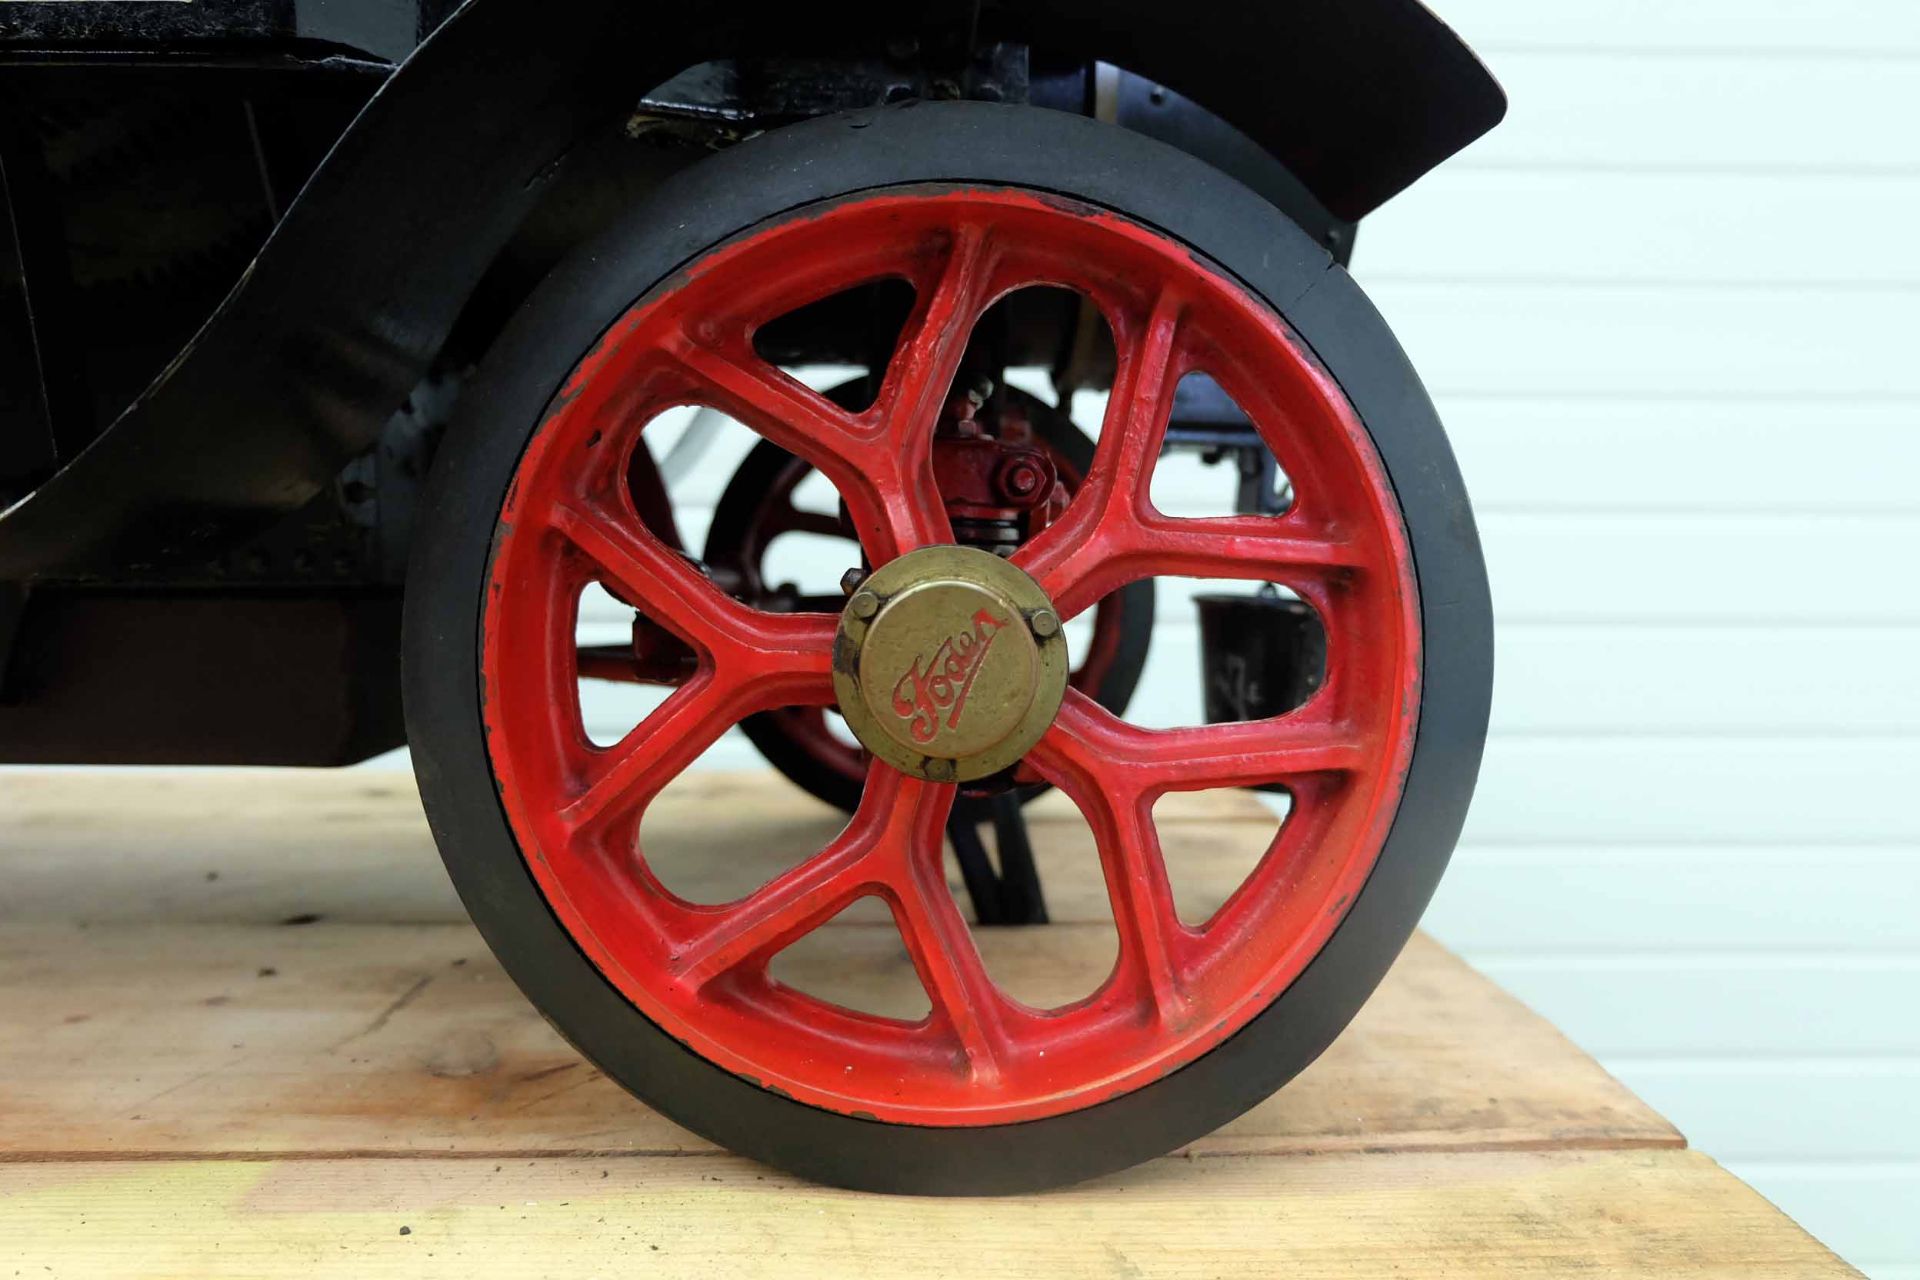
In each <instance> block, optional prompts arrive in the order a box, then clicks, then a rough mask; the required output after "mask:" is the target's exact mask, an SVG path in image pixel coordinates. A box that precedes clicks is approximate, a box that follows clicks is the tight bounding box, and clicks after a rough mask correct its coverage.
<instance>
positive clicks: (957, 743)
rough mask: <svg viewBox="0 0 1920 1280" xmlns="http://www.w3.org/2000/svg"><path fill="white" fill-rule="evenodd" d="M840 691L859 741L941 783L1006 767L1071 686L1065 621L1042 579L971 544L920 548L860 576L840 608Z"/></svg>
mask: <svg viewBox="0 0 1920 1280" xmlns="http://www.w3.org/2000/svg"><path fill="white" fill-rule="evenodd" d="M833 687H834V690H835V692H836V693H837V695H838V696H839V699H840V714H841V715H843V716H845V717H846V720H847V724H848V726H849V727H850V728H852V730H853V732H854V736H855V737H857V738H859V739H860V743H861V745H862V746H864V747H866V749H867V750H869V751H871V752H873V754H874V755H876V756H879V757H880V758H881V759H882V760H885V761H886V762H887V763H889V764H891V765H893V766H894V767H896V768H898V769H900V770H901V771H902V772H905V773H910V774H913V775H914V776H915V777H919V778H926V779H929V780H930V781H933V782H967V781H970V780H972V779H974V778H984V777H986V776H987V775H988V774H992V773H998V772H999V771H1000V770H1002V769H1004V768H1006V767H1007V766H1008V765H1010V764H1012V763H1014V762H1015V761H1016V760H1018V759H1019V758H1020V757H1021V756H1023V755H1025V754H1026V753H1027V751H1028V749H1029V748H1031V747H1032V746H1033V744H1034V743H1036V742H1038V741H1039V740H1040V735H1041V734H1043V733H1045V732H1046V731H1047V726H1048V725H1050V724H1052V723H1053V716H1054V713H1055V712H1056V711H1058V710H1059V709H1060V699H1061V698H1063V697H1065V696H1066V690H1067V642H1066V637H1065V636H1064V635H1063V634H1062V633H1061V628H1060V617H1059V615H1058V614H1056V613H1055V612H1054V611H1053V605H1052V602H1051V601H1049V600H1048V599H1047V597H1046V593H1045V592H1043V591H1041V590H1040V587H1039V585H1038V584H1037V583H1035V582H1034V580H1033V579H1032V578H1029V577H1028V576H1027V575H1026V574H1025V573H1023V572H1022V571H1021V570H1019V569H1016V568H1015V567H1014V566H1013V565H1011V564H1009V563H1007V562H1006V561H1005V560H1002V559H1001V558H1000V557H998V556H996V555H992V554H989V553H988V552H985V551H980V550H977V549H975V548H972V547H922V548H921V549H920V550H918V551H912V552H909V553H908V554H906V555H904V556H901V557H900V558H899V559H897V560H894V561H892V562H890V563H888V564H885V565H882V566H881V567H880V568H879V569H877V570H875V571H874V573H873V574H872V575H871V576H870V577H868V578H867V579H866V581H865V582H863V583H861V585H860V587H859V589H858V590H857V591H855V592H854V593H853V598H852V599H850V600H848V601H847V607H846V608H845V609H844V610H842V611H841V614H840V630H839V634H838V635H837V636H836V637H835V639H834V646H833Z"/></svg>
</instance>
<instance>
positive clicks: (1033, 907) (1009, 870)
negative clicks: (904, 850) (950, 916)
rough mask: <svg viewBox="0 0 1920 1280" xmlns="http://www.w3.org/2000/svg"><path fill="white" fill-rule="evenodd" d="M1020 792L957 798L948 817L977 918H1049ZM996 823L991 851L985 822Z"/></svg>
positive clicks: (990, 922)
mask: <svg viewBox="0 0 1920 1280" xmlns="http://www.w3.org/2000/svg"><path fill="white" fill-rule="evenodd" d="M1020 800H1021V797H1020V793H1019V792H1018V791H1003V792H1000V793H999V794H998V795H994V796H989V797H987V798H985V799H978V800H976V799H972V798H970V797H967V796H961V797H959V798H957V799H956V800H955V801H954V803H953V813H952V815H951V816H950V817H949V818H948V819H947V839H948V840H950V841H952V842H953V853H954V858H955V860H956V861H958V862H959V864H960V878H961V879H962V880H963V881H964V882H965V883H966V886H967V896H968V897H969V898H971V899H972V900H973V916H974V919H975V920H977V921H978V922H979V923H981V924H983V925H1001V924H1045V923H1047V900H1046V896H1045V894H1044V893H1043V892H1042V891H1041V888H1040V869H1039V868H1038V867H1037V866H1035V865H1034V861H1033V844H1032V842H1031V841H1029V840H1028V838H1027V819H1026V815H1025V814H1024V813H1022V812H1021V809H1020ZM989 823H991V824H992V826H993V843H994V853H996V854H997V855H998V861H999V863H1000V865H999V867H998V869H996V868H995V867H994V861H995V859H994V858H993V857H992V856H990V855H989V854H988V853H987V846H986V841H984V840H982V839H981V838H980V829H981V827H983V826H985V825H987V824H989Z"/></svg>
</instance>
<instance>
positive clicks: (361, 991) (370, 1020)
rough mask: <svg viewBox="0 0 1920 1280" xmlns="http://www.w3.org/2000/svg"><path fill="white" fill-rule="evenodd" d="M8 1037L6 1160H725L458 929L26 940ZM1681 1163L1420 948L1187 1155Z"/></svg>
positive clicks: (1643, 1110) (1015, 956)
mask: <svg viewBox="0 0 1920 1280" xmlns="http://www.w3.org/2000/svg"><path fill="white" fill-rule="evenodd" d="M1091 928H1092V926H1084V925H1080V926H1076V925H1061V926H1053V927H1050V928H1047V929H1042V930H1017V931H997V936H998V938H1000V939H1004V940H1005V944H1006V945H1005V946H1004V947H1002V949H1000V950H999V951H998V953H997V955H996V956H995V957H994V961H995V968H996V972H997V973H998V974H1000V975H1001V976H1002V977H1003V978H1004V977H1005V976H1006V975H1007V974H1008V973H1012V974H1013V975H1014V976H1015V977H1016V979H1018V978H1020V977H1023V976H1024V977H1025V978H1026V979H1028V981H1029V982H1030V983H1033V984H1036V985H1037V984H1040V983H1044V981H1046V980H1047V977H1048V975H1054V974H1057V973H1059V972H1061V971H1062V970H1069V969H1071V965H1070V964H1067V963H1064V962H1063V960H1062V956H1063V955H1065V956H1070V953H1071V952H1072V950H1073V949H1074V948H1075V947H1076V946H1077V945H1081V944H1083V943H1084V940H1085V933H1086V932H1087V931H1088V930H1089V929H1091ZM841 932H842V934H843V935H845V937H844V938H843V939H842V941H843V942H844V943H845V946H844V948H843V954H845V955H850V956H852V957H853V959H852V960H850V961H847V962H845V966H844V967H845V968H846V969H848V970H850V971H852V972H854V973H857V974H860V975H863V981H864V982H865V984H866V985H867V986H868V987H869V988H885V987H887V986H888V985H889V984H904V983H910V982H911V981H912V980H913V979H912V976H911V973H910V971H908V970H907V968H906V966H905V964H904V961H894V960H892V959H891V958H890V956H888V955H886V954H884V952H883V949H882V948H881V947H880V946H879V945H878V944H880V943H882V942H884V941H886V939H885V937H884V935H883V934H882V932H881V931H880V930H878V929H863V928H859V927H847V928H844V929H842V930H841ZM1036 975H1037V976H1036ZM800 980H801V981H803V982H804V981H805V977H804V975H803V976H802V977H801V979H800ZM0 1024H4V1025H5V1026H7V1027H8V1028H9V1033H10V1034H9V1036H8V1045H7V1048H6V1050H5V1052H4V1053H0V1160H9V1159H10V1160H41V1159H69V1160H70V1159H81V1158H101V1157H120V1158H153V1157H156V1156H165V1155H204V1156H230V1155H235V1154H255V1155H259V1154H298V1153H305V1154H323V1153H332V1154H342V1153H354V1154H365V1153H392V1154H408V1153H414V1154H434V1153H446V1154H462V1155H471V1156H498V1155H519V1154H579V1153H599V1152H636V1151H637V1152H656V1153H684V1152H693V1151H700V1152H711V1151H712V1150H713V1149H712V1148H711V1147H710V1146H709V1145H708V1144H707V1143H705V1142H704V1141H703V1140H701V1139H699V1138H696V1137H694V1136H693V1135H691V1134H689V1133H687V1132H686V1131H684V1130H682V1129H680V1128H679V1127H678V1126H676V1125H674V1124H672V1123H671V1122H669V1121H667V1120H666V1119H664V1118H662V1117H660V1116H658V1115H656V1114H655V1113H653V1112H651V1111H649V1110H648V1109H647V1108H645V1107H643V1106H641V1105H640V1104H638V1103H636V1102H634V1101H633V1100H632V1099H631V1098H629V1097H628V1096H627V1095H626V1094H625V1093H624V1092H623V1091H622V1090H620V1089H619V1088H617V1087H616V1086H614V1085H613V1084H612V1083H611V1082H609V1081H607V1080H605V1079H604V1078H602V1077H601V1076H600V1075H599V1073H598V1072H597V1071H595V1070H593V1069H592V1068H591V1067H590V1066H588V1065H587V1064H586V1063H585V1062H584V1061H582V1060H581V1059H580V1057H579V1055H578V1054H576V1053H575V1052H574V1051H573V1050H572V1049H571V1048H570V1047H568V1046H567V1045H566V1044H565V1043H564V1042H563V1041H561V1040H560V1038H559V1037H558V1036H557V1035H555V1034H554V1032H553V1031H552V1029H551V1028H550V1027H548V1026H547V1024H546V1023H545V1021H544V1020H542V1019H541V1018H540V1016H539V1015H538V1014H537V1013H536V1012H535V1011H534V1010H533V1009H532V1007H531V1006H529V1005H528V1004H527V1003H526V1001H525V1000H524V999H523V998H522V997H521V996H520V995H519V993H518V992H517V991H516V990H515V989H514V987H513V985H512V984H511V983H510V982H509V981H508V980H507V979H506V977H505V976H504V975H503V974H502V973H501V972H500V970H499V969H498V967H497V966H496V965H495V964H494V963H493V960H492V958H491V957H490V956H489V954H488V953H487V951H486V949H485V947H484V945H483V944H482V943H481V942H480V939H479V937H478V935H476V934H475V933H474V932H473V931H472V929H471V928H469V927H468V926H465V925H424V926H423V925H413V926H401V925H339V924H325V923H321V924H314V925H306V926H289V927H272V926H254V925H219V924H213V925H207V924H200V925H132V924H116V925H113V926H111V927H95V928H84V927H81V926H77V925H69V926H39V927H35V926H27V925H8V926H5V927H4V928H0ZM1681 1141H1682V1140H1681V1138H1680V1137H1679V1135H1678V1134H1677V1133H1676V1132H1675V1131H1674V1129H1673V1127H1672V1126H1671V1125H1669V1124H1668V1123H1667V1122H1666V1121H1665V1120H1663V1119H1662V1118H1660V1117H1659V1116H1658V1115H1657V1114H1655V1113H1654V1112H1653V1111H1652V1110H1651V1109H1649V1108H1648V1107H1647V1106H1645V1104H1643V1103H1641V1102H1640V1101H1639V1100H1638V1099H1636V1098H1634V1097H1633V1095H1632V1094H1630V1093H1629V1092H1628V1091H1627V1090H1626V1089H1625V1088H1624V1087H1622V1086H1621V1085H1620V1084H1619V1083H1618V1082H1617V1081H1615V1080H1613V1079H1612V1078H1611V1077H1610V1076H1608V1075H1607V1074H1606V1072H1604V1071H1603V1070H1601V1068H1600V1067H1599V1065H1598V1064H1596V1063H1595V1062H1594V1061H1593V1060H1592V1059H1590V1058H1588V1057H1587V1056H1586V1055H1585V1054H1583V1053H1581V1052H1580V1051H1579V1050H1577V1049H1575V1048H1574V1047H1573V1046H1572V1045H1571V1044H1570V1043H1568V1042H1567V1040H1566V1039H1565V1038H1564V1037H1562V1036H1561V1035H1560V1034H1559V1033H1558V1032H1557V1031H1555V1030H1554V1029H1553V1027H1552V1026H1551V1025H1549V1024H1548V1023H1546V1022H1545V1021H1544V1020H1542V1019H1540V1018H1539V1017H1537V1016H1536V1015H1534V1014H1532V1013H1531V1012H1529V1011H1528V1010H1527V1009H1526V1008H1525V1007H1524V1006H1522V1005H1521V1004H1520V1003H1519V1002H1518V1001H1515V1000H1513V999H1512V998H1511V997H1508V996H1506V995H1505V994H1504V993H1502V992H1500V991H1499V989H1498V988H1496V987H1494V986H1493V985H1492V984H1490V983H1488V982H1487V981H1486V980H1485V979H1483V978H1481V977H1479V976H1478V975H1477V974H1475V973H1474V972H1473V971H1472V970H1471V969H1469V968H1468V967H1467V966H1466V965H1464V964H1463V963H1461V962H1460V961H1459V960H1457V959H1455V958H1454V957H1452V956H1450V955H1448V954H1447V953H1446V952H1445V951H1444V950H1442V949H1441V948H1440V947H1439V946H1438V945H1437V944H1435V943H1432V942H1430V941H1426V940H1424V939H1423V940H1419V941H1417V942H1416V943H1415V945H1414V946H1413V947H1411V948H1410V949H1409V951H1408V952H1407V954H1406V955H1405V956H1403V957H1402V959H1401V961H1400V963H1399V964H1398V965H1397V966H1396V967H1395V969H1394V970H1393V972H1392V974H1391V975H1390V976H1389V977H1388V979H1387V981H1386V982H1385V983H1384V984H1383V985H1382V987H1381V988H1380V990H1379V991H1378V992H1377V993H1376V994H1375V996H1374V999H1373V1000H1372V1001H1371V1002H1370V1003H1369V1004H1368V1006H1367V1007H1366V1009H1365V1010H1363V1011H1362V1013H1361V1014H1360V1017H1359V1018H1358V1019H1357V1020H1356V1021H1355V1023H1354V1025H1353V1026H1352V1027H1350V1028H1349V1029H1348V1031H1347V1033H1346V1034H1345V1035H1344V1036H1343V1037H1342V1038H1341V1039H1340V1040H1339V1041H1338V1042H1336V1043H1335V1045H1334V1046H1333V1048H1332V1049H1330V1050H1329V1051H1328V1052H1327V1054H1326V1055H1325V1056H1324V1057H1323V1058H1322V1059H1321V1060H1320V1061H1319V1062H1317V1063H1315V1064H1314V1066H1313V1067H1311V1068H1309V1069H1308V1071H1307V1072H1305V1073H1304V1074H1303V1075H1302V1076H1301V1077H1300V1078H1299V1079H1297V1080H1295V1081H1294V1082H1293V1083H1292V1084H1291V1085H1289V1086H1288V1087H1287V1088H1286V1089H1284V1090H1282V1091H1281V1092H1280V1093H1279V1094H1278V1095H1276V1096H1275V1097H1274V1098H1272V1099H1270V1100H1269V1101H1267V1102H1266V1103H1264V1104H1263V1105H1261V1106H1260V1107H1257V1108H1255V1109H1254V1110H1253V1111H1251V1112H1249V1113H1248V1114H1247V1115H1245V1116H1242V1117H1241V1118H1240V1119H1238V1120H1236V1121H1234V1122H1233V1123H1232V1124H1229V1125H1228V1126H1226V1127H1225V1128H1224V1129H1222V1130H1220V1131H1219V1132H1217V1133H1214V1134H1212V1135H1209V1136H1208V1137H1206V1138H1203V1139H1201V1140H1200V1141H1199V1142H1197V1143H1196V1144H1194V1145H1195V1149H1196V1150H1199V1151H1204V1152H1210V1153H1221V1152H1234V1153H1241V1154H1257V1153H1274V1152H1302V1151H1336V1150H1349V1151H1350V1150H1420V1149H1454V1148H1460V1149H1486V1148H1496V1147H1498V1148H1534V1147H1558V1146H1568V1147H1576V1146H1577V1147H1636V1146H1678V1145H1680V1144H1681Z"/></svg>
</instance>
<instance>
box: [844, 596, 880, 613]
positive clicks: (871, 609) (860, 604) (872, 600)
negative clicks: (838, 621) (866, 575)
mask: <svg viewBox="0 0 1920 1280" xmlns="http://www.w3.org/2000/svg"><path fill="white" fill-rule="evenodd" d="M847 612H848V613H850V614H852V615H853V616H854V617H856V618H871V617H872V616H873V615H874V614H876V613H878V612H880V597H879V596H877V595H875V594H873V592H871V591H862V592H861V593H860V594H858V595H856V596H855V597H854V598H853V599H851V600H849V601H847Z"/></svg>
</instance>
